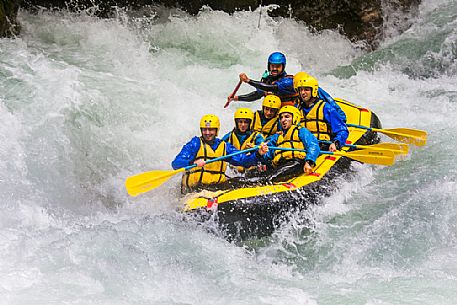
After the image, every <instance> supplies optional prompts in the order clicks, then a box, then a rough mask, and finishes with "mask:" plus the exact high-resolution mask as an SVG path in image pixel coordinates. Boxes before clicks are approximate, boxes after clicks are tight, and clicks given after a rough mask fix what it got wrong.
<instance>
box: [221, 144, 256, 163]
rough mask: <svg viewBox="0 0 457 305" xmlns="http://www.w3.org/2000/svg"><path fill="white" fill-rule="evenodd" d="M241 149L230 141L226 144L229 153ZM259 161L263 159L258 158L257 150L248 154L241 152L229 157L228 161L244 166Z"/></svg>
mask: <svg viewBox="0 0 457 305" xmlns="http://www.w3.org/2000/svg"><path fill="white" fill-rule="evenodd" d="M238 151H239V150H238V149H236V148H235V146H233V145H232V144H230V143H227V144H226V145H225V152H226V153H227V155H230V154H233V153H236V152H238ZM258 161H261V159H258V158H257V154H256V153H255V151H253V152H251V154H249V155H246V154H239V155H236V156H233V157H230V158H227V162H228V163H230V164H232V165H235V166H243V167H251V166H253V165H256V164H257V162H258Z"/></svg>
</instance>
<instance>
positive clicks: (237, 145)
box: [228, 129, 259, 150]
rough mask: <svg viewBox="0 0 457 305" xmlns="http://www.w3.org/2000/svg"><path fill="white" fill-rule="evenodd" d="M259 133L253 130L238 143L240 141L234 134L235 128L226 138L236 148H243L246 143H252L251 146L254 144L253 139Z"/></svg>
mask: <svg viewBox="0 0 457 305" xmlns="http://www.w3.org/2000/svg"><path fill="white" fill-rule="evenodd" d="M258 134H259V132H257V131H254V132H252V133H251V135H250V136H249V137H247V138H246V139H245V140H244V142H243V143H241V144H240V141H239V140H238V137H237V136H236V134H235V129H234V130H233V131H232V132H231V133H230V137H229V138H228V142H229V143H230V144H232V145H233V146H235V148H236V149H238V150H245V149H246V148H247V147H246V145H247V144H248V143H250V144H252V145H253V146H255V145H254V144H255V139H256V137H257V135H258Z"/></svg>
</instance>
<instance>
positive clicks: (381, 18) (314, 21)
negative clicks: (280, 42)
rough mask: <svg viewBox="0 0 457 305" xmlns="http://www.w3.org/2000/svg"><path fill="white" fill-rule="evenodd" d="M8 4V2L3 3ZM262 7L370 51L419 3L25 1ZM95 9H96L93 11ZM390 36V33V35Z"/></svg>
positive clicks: (101, 7)
mask: <svg viewBox="0 0 457 305" xmlns="http://www.w3.org/2000/svg"><path fill="white" fill-rule="evenodd" d="M1 1H5V0H1ZM260 3H262V4H263V5H269V4H278V5H279V7H278V8H276V9H273V10H271V11H269V14H270V16H272V17H276V16H282V17H291V18H295V19H297V20H302V21H303V22H304V23H305V24H306V25H307V26H309V27H310V28H311V29H313V30H315V31H320V30H323V29H338V30H339V31H340V32H341V33H342V34H344V35H347V37H348V38H349V39H351V41H353V42H356V41H364V42H366V44H365V45H366V47H367V48H369V49H370V48H376V47H377V45H378V41H379V39H382V38H383V37H384V36H386V33H387V32H386V29H387V26H386V25H389V28H391V27H392V26H393V27H397V28H398V31H397V32H402V31H404V30H405V29H406V28H408V27H409V24H408V22H407V19H408V17H410V16H411V15H414V13H415V12H417V7H418V5H419V3H420V0H339V1H334V0H307V1H303V0H265V1H258V0H69V1H59V0H24V4H23V6H24V7H25V8H28V9H33V8H37V7H45V8H65V9H69V10H71V11H81V10H88V9H89V8H90V10H88V12H90V13H91V14H95V15H96V16H100V17H110V16H112V15H113V12H114V11H115V8H116V7H124V8H129V9H138V8H140V7H143V6H149V5H163V6H166V7H178V8H181V9H183V10H185V11H187V12H188V13H190V14H197V13H198V12H199V10H200V9H201V8H202V6H204V5H207V6H209V7H211V8H212V9H214V10H223V11H226V12H229V13H232V12H234V11H235V10H249V9H255V8H257V7H258V6H259V5H260ZM94 8H95V9H94ZM387 34H388V33H387Z"/></svg>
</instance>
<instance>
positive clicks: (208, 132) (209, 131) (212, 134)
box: [201, 128, 217, 142]
mask: <svg viewBox="0 0 457 305" xmlns="http://www.w3.org/2000/svg"><path fill="white" fill-rule="evenodd" d="M201 130H202V137H203V139H204V140H205V141H206V142H211V141H213V140H214V139H215V138H216V134H217V128H202V129H201Z"/></svg>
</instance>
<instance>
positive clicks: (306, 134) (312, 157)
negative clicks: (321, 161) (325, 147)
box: [298, 128, 321, 167]
mask: <svg viewBox="0 0 457 305" xmlns="http://www.w3.org/2000/svg"><path fill="white" fill-rule="evenodd" d="M298 137H299V138H300V140H301V141H302V142H303V144H305V150H306V158H305V161H306V162H308V164H309V165H311V167H313V166H314V165H315V164H316V159H317V157H319V153H320V151H321V150H320V148H319V142H318V141H317V139H316V137H315V136H314V135H313V134H312V133H311V132H310V131H309V130H308V129H306V128H300V130H299V132H298Z"/></svg>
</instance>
